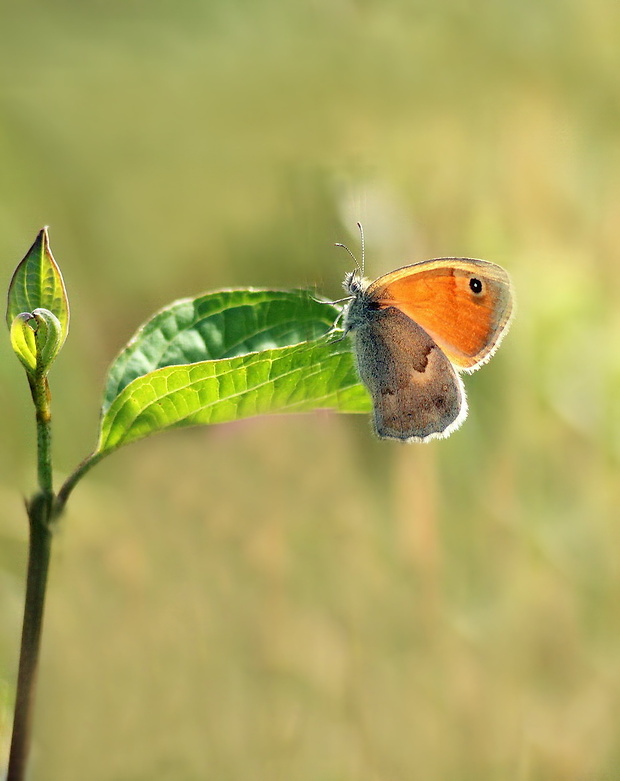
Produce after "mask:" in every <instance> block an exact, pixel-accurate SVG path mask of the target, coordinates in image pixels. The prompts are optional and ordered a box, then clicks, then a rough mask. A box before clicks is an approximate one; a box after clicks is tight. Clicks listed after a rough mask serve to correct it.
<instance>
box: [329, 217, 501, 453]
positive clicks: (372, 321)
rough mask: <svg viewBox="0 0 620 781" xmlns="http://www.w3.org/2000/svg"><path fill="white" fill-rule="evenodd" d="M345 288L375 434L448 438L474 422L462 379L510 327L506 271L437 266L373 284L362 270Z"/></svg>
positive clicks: (346, 316)
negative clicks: (462, 373)
mask: <svg viewBox="0 0 620 781" xmlns="http://www.w3.org/2000/svg"><path fill="white" fill-rule="evenodd" d="M360 230H361V226H360ZM362 247H363V245H362ZM345 249H346V248H345ZM362 257H363V255H362ZM343 287H344V289H345V291H346V292H347V298H348V299H349V301H348V303H347V304H346V306H345V308H344V310H343V321H342V325H343V330H344V335H343V336H346V334H348V333H351V334H352V336H353V340H354V353H355V358H356V362H357V368H358V371H359V375H360V378H361V380H362V382H363V383H364V385H365V386H366V388H367V389H368V391H369V393H370V395H371V397H372V402H373V408H374V427H375V431H376V433H377V435H378V436H379V437H381V438H388V439H399V440H403V441H405V442H426V441H428V440H430V439H435V438H441V437H447V436H449V435H450V434H451V433H452V432H453V431H455V430H456V429H457V428H458V427H459V426H460V425H461V424H462V423H463V421H464V420H465V418H466V417H467V399H466V396H465V388H464V386H463V382H462V380H461V378H460V376H459V374H458V372H460V371H465V372H473V371H475V370H476V369H477V368H478V367H480V366H482V364H484V363H486V362H487V361H488V360H489V358H491V356H492V355H493V353H494V352H495V351H496V350H497V348H498V347H499V344H500V342H501V340H502V338H503V337H504V336H505V334H506V332H507V330H508V327H509V325H510V320H511V316H512V312H513V300H514V296H513V289H512V284H511V282H510V277H509V276H508V273H507V272H506V271H504V269H503V268H501V266H498V265H496V264H495V263H489V262H487V261H485V260H474V259H471V258H437V259H435V260H424V261H421V262H419V263H413V264H412V265H410V266H404V267H403V268H399V269H396V271H391V272H390V273H389V274H385V275H384V276H381V277H379V278H378V279H376V280H374V282H371V281H369V280H367V279H365V278H364V277H363V273H362V271H361V269H359V268H358V269H357V270H356V271H352V272H350V273H348V274H347V275H346V277H345V279H344V282H343Z"/></svg>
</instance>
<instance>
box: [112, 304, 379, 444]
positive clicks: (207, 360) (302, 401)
mask: <svg viewBox="0 0 620 781" xmlns="http://www.w3.org/2000/svg"><path fill="white" fill-rule="evenodd" d="M337 314H338V310H337V309H336V308H335V307H333V306H332V305H330V304H326V303H322V302H318V301H315V300H314V299H313V298H312V297H311V296H310V295H309V293H308V292H307V291H291V292H283V291H265V290H236V291H219V292H216V293H210V294H207V295H204V296H200V297H199V298H197V299H187V300H183V301H178V302H175V303H174V304H171V305H170V306H169V307H167V308H166V309H164V310H162V311H161V312H158V313H157V314H156V315H155V316H154V317H153V318H152V319H151V320H149V321H148V322H147V323H146V324H145V325H144V326H143V327H142V328H141V329H140V330H139V331H138V332H137V334H136V335H135V336H134V337H133V339H132V340H131V341H130V343H129V345H128V346H127V348H126V349H125V350H124V351H123V352H122V353H121V355H120V356H119V357H118V358H117V360H116V361H115V362H114V364H113V365H112V367H111V369H110V372H109V375H108V382H107V386H106V391H105V396H104V406H103V409H104V415H103V418H102V421H101V432H100V441H99V446H98V449H99V451H100V452H106V451H109V450H112V449H115V448H117V447H120V446H121V445H123V444H126V443H128V442H132V441H135V440H137V439H142V438H143V437H145V436H148V435H149V434H153V433H155V432H157V431H163V430H165V429H169V428H177V427H181V426H191V425H197V424H210V423H223V422H226V421H232V420H238V419H241V418H246V417H250V416H254V415H260V414H267V413H281V412H307V411H310V410H313V409H317V408H329V409H334V410H338V411H340V412H367V411H368V410H369V408H370V402H369V399H368V396H367V394H366V391H365V390H364V389H363V387H362V386H361V385H360V383H359V379H358V377H357V373H356V370H355V367H354V363H353V357H352V354H351V352H350V350H349V347H348V344H347V342H346V341H334V337H333V336H327V334H328V332H329V330H330V329H331V327H332V325H333V322H334V319H335V318H336V316H337Z"/></svg>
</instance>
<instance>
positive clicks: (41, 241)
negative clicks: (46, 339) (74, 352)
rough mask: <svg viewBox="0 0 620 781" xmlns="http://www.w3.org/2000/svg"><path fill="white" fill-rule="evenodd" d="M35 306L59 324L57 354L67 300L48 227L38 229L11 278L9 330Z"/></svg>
mask: <svg viewBox="0 0 620 781" xmlns="http://www.w3.org/2000/svg"><path fill="white" fill-rule="evenodd" d="M35 309H46V310H48V311H49V312H51V313H52V315H54V316H55V317H56V318H57V320H58V322H59V324H60V337H59V341H58V344H57V346H56V353H57V352H58V350H60V348H61V347H62V345H63V344H64V341H65V339H66V337H67V331H68V330H69V302H68V300H67V293H66V290H65V285H64V282H63V279H62V274H61V273H60V269H59V268H58V266H57V265H56V261H55V260H54V258H53V256H52V252H51V250H50V246H49V237H48V235H47V228H43V230H42V231H40V233H39V235H38V236H37V238H36V240H35V242H34V244H33V245H32V247H30V249H29V250H28V253H27V254H26V257H25V258H24V259H23V260H22V261H21V263H20V264H19V265H18V266H17V268H16V269H15V273H14V274H13V278H12V279H11V284H10V286H9V295H8V302H7V310H6V321H7V324H8V326H9V329H10V328H11V327H12V325H13V321H14V320H15V318H16V317H17V316H18V315H19V314H22V313H26V312H34V310H35Z"/></svg>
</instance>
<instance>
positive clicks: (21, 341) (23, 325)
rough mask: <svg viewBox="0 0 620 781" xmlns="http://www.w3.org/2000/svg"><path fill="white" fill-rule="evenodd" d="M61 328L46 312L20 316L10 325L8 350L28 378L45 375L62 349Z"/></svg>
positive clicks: (55, 319) (58, 322) (42, 310)
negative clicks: (12, 353) (26, 373)
mask: <svg viewBox="0 0 620 781" xmlns="http://www.w3.org/2000/svg"><path fill="white" fill-rule="evenodd" d="M61 338H62V327H61V325H60V321H59V320H58V318H57V317H56V316H55V315H53V314H52V313H51V312H48V310H47V309H35V310H34V312H32V313H31V312H20V313H19V314H18V315H17V317H16V318H15V319H14V320H13V322H12V323H11V346H12V347H13V351H14V353H15V354H16V355H17V357H18V358H19V360H20V361H21V362H22V363H23V364H24V367H25V368H26V371H27V372H28V374H30V375H32V376H34V375H35V374H45V373H46V372H47V369H48V368H49V366H50V364H51V362H52V361H53V360H54V358H55V357H56V355H57V353H58V350H59V349H60V346H61Z"/></svg>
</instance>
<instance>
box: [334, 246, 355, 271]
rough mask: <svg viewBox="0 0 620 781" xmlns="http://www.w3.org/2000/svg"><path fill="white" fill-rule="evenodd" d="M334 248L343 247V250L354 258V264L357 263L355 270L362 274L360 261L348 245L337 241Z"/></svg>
mask: <svg viewBox="0 0 620 781" xmlns="http://www.w3.org/2000/svg"><path fill="white" fill-rule="evenodd" d="M334 246H335V247H342V249H344V250H346V251H347V252H348V253H349V255H350V256H351V257H352V258H353V262H354V263H355V268H356V269H357V270H358V271H359V272H360V273H361V271H362V270H361V267H360V264H359V263H358V260H357V258H356V257H355V255H354V254H353V253H352V252H351V250H350V249H349V248H348V247H347V245H346V244H341V243H340V242H339V241H337V242H336V244H335V245H334Z"/></svg>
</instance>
